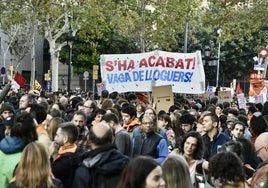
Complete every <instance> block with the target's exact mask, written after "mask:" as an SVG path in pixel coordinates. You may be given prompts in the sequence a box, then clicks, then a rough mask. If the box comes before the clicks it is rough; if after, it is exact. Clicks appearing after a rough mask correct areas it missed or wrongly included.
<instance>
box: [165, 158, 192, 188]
mask: <svg viewBox="0 0 268 188" xmlns="http://www.w3.org/2000/svg"><path fill="white" fill-rule="evenodd" d="M161 166H162V170H163V178H164V180H165V182H166V188H176V187H185V188H186V187H188V188H189V187H192V182H191V177H190V172H189V167H188V164H187V162H186V160H185V159H184V158H183V157H182V156H181V155H169V156H168V157H167V158H166V159H165V161H164V162H163V163H162V165H161Z"/></svg>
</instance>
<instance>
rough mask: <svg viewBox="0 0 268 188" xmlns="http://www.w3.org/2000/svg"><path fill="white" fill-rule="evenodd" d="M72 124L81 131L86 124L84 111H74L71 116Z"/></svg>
mask: <svg viewBox="0 0 268 188" xmlns="http://www.w3.org/2000/svg"><path fill="white" fill-rule="evenodd" d="M72 123H73V124H75V126H77V127H78V128H79V130H82V129H83V128H84V126H86V123H87V116H86V114H85V112H84V111H81V110H80V111H75V112H74V114H73V119H72Z"/></svg>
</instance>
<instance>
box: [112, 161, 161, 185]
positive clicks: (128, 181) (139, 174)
mask: <svg viewBox="0 0 268 188" xmlns="http://www.w3.org/2000/svg"><path fill="white" fill-rule="evenodd" d="M165 185H166V183H165V181H164V179H163V171H162V168H161V166H160V165H159V163H157V162H156V161H155V160H153V159H152V158H150V157H148V156H139V157H136V158H135V159H132V160H131V161H130V163H129V164H128V165H127V166H126V168H125V169H124V171H123V173H122V176H121V178H120V181H119V183H118V186H117V188H126V187H127V188H137V187H139V188H164V187H165Z"/></svg>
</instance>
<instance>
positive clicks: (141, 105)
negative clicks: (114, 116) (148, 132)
mask: <svg viewBox="0 0 268 188" xmlns="http://www.w3.org/2000/svg"><path fill="white" fill-rule="evenodd" d="M145 109H146V105H145V103H144V102H141V101H140V102H138V103H137V104H136V110H137V118H140V117H141V116H142V115H143V114H144V112H145Z"/></svg>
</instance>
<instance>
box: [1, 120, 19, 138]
mask: <svg viewBox="0 0 268 188" xmlns="http://www.w3.org/2000/svg"><path fill="white" fill-rule="evenodd" d="M14 119H15V116H14V115H13V116H10V117H7V118H6V119H5V120H3V121H2V122H1V125H0V126H3V127H4V128H5V130H4V131H5V132H4V133H5V137H7V136H10V135H11V128H12V126H13V125H14Z"/></svg>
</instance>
